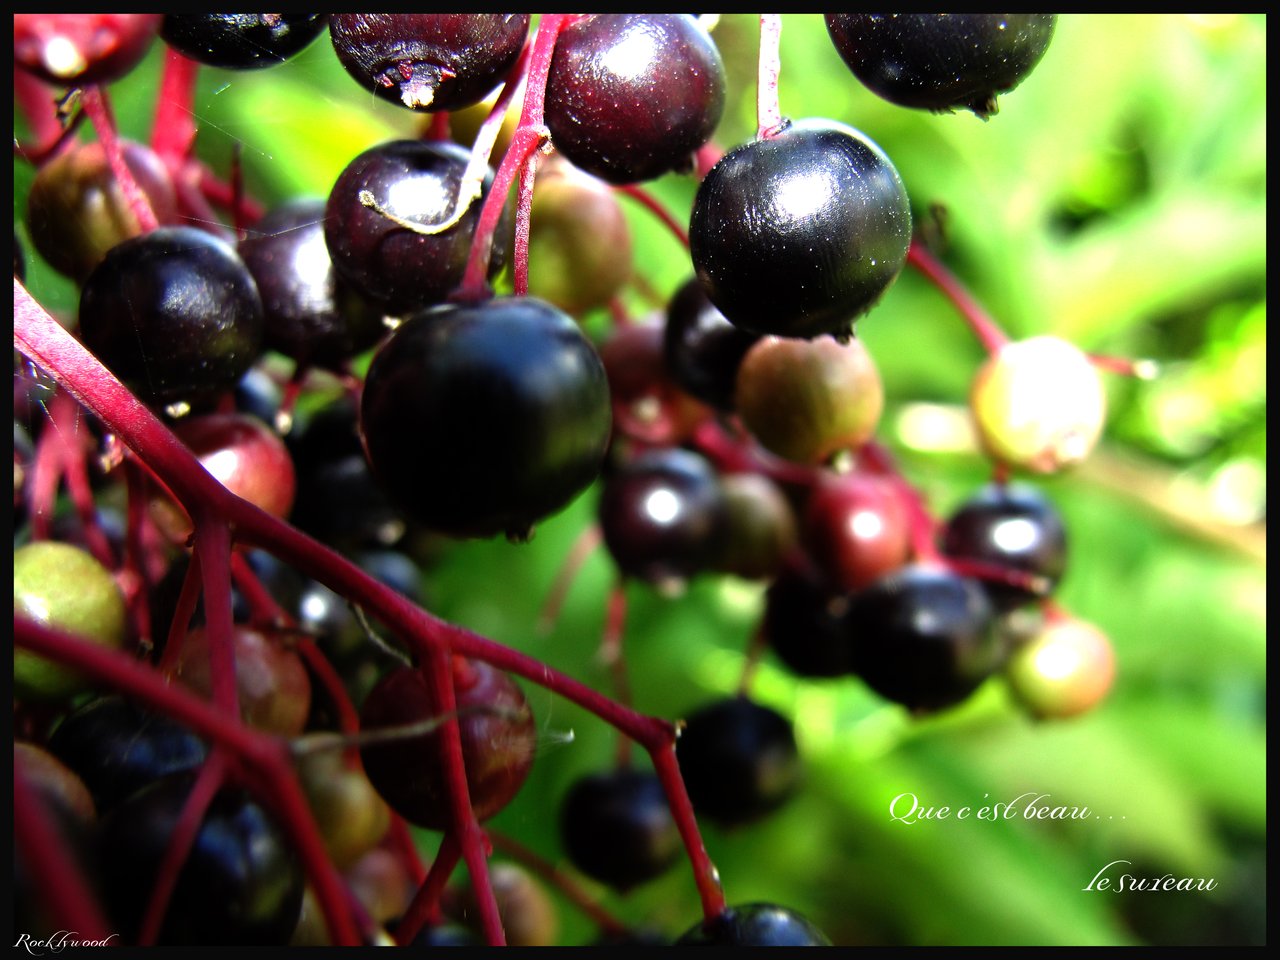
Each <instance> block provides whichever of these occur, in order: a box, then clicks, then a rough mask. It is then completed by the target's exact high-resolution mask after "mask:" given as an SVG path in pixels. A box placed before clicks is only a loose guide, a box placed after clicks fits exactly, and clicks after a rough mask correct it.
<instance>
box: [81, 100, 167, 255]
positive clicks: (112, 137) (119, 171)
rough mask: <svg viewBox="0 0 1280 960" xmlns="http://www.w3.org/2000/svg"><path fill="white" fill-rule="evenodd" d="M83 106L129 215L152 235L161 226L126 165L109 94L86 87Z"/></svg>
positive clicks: (146, 197)
mask: <svg viewBox="0 0 1280 960" xmlns="http://www.w3.org/2000/svg"><path fill="white" fill-rule="evenodd" d="M80 103H81V105H82V106H83V108H84V112H85V113H86V114H88V116H89V121H90V122H91V123H92V124H93V129H94V132H95V133H97V135H98V141H99V142H100V143H101V144H102V150H103V153H105V154H106V156H107V163H109V164H110V165H111V174H112V176H114V177H115V178H116V183H118V184H120V189H121V191H122V192H123V193H124V196H125V199H126V200H127V201H128V202H129V212H130V213H132V214H133V218H134V220H136V221H137V222H138V229H139V230H140V231H141V232H142V233H150V232H151V231H152V230H154V229H155V228H156V227H157V226H159V221H158V220H156V214H155V211H154V210H152V209H151V200H150V198H149V197H148V196H147V195H146V193H145V192H144V191H143V189H142V188H141V187H140V186H138V181H137V180H136V179H135V178H134V176H133V171H132V170H130V169H129V165H128V164H127V163H125V162H124V147H123V145H122V144H121V142H120V137H119V135H118V134H117V133H116V123H115V119H114V118H113V117H112V116H111V109H110V107H109V105H108V104H107V96H106V94H105V93H103V92H102V88H101V87H98V86H89V87H85V88H84V93H83V95H82V96H81V98H80Z"/></svg>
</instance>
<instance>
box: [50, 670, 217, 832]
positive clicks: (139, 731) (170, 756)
mask: <svg viewBox="0 0 1280 960" xmlns="http://www.w3.org/2000/svg"><path fill="white" fill-rule="evenodd" d="M49 752H50V753H52V754H53V755H54V756H56V757H57V758H58V759H59V760H61V761H62V762H63V763H65V764H66V765H67V766H68V767H70V768H71V769H72V770H74V771H75V772H76V773H77V774H79V775H80V779H82V780H83V781H84V783H85V786H87V787H88V788H89V792H90V793H91V794H92V795H93V802H94V804H95V805H96V806H97V808H98V812H99V813H105V812H106V811H108V810H110V809H111V808H112V807H114V806H115V805H116V804H117V803H119V802H120V801H122V800H124V799H125V798H126V797H128V796H129V795H130V794H132V793H134V792H135V791H137V790H139V789H141V788H142V787H144V786H146V785H147V784H148V783H151V782H152V781H153V780H157V779H159V778H160V777H163V776H165V775H167V774H170V773H178V772H180V771H183V770H192V769H194V768H195V767H198V766H199V765H200V764H201V763H202V762H203V761H204V758H205V755H206V754H207V753H208V749H207V748H206V747H205V744H204V741H203V740H201V739H200V738H199V737H197V736H196V735H195V734H194V733H192V732H191V731H190V730H189V729H187V728H186V727H184V726H182V725H181V724H179V723H177V722H175V721H173V720H170V719H169V718H168V717H166V716H164V715H163V714H155V713H149V712H147V711H145V710H142V709H141V708H139V707H137V706H135V705H134V704H133V703H131V702H130V701H128V700H125V699H124V698H123V697H120V696H116V695H111V696H106V697H99V698H98V699H96V700H91V701H89V702H88V703H86V704H85V705H84V706H82V707H80V708H79V709H77V710H75V711H74V712H73V713H71V714H69V715H68V716H67V717H66V719H64V720H63V721H62V723H60V724H59V725H58V728H57V729H56V730H55V731H54V732H53V735H52V736H51V737H50V738H49Z"/></svg>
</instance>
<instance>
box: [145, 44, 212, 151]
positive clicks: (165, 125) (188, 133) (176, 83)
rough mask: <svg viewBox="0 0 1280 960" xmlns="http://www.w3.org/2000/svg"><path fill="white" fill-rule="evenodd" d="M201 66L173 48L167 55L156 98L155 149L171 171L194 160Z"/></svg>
mask: <svg viewBox="0 0 1280 960" xmlns="http://www.w3.org/2000/svg"><path fill="white" fill-rule="evenodd" d="M199 71H200V64H198V63H196V61H194V60H189V59H188V58H186V57H184V56H183V55H182V54H180V53H178V51H177V50H174V49H173V48H172V47H170V48H168V49H167V50H166V51H165V59H164V73H163V74H162V75H161V78H160V93H159V94H158V95H157V97H156V113H155V125H154V126H153V127H152V128H151V149H152V150H154V151H155V152H156V153H157V154H158V155H159V157H160V159H161V160H163V161H164V162H165V164H166V165H167V166H168V167H169V169H170V170H174V171H176V170H177V169H178V168H179V167H180V166H181V165H182V164H183V162H184V161H185V160H186V159H187V158H188V157H189V156H191V152H192V150H193V149H194V148H195V142H196V119H195V118H196V111H195V106H196V77H197V75H198V74H199Z"/></svg>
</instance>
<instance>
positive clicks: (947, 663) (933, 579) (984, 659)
mask: <svg viewBox="0 0 1280 960" xmlns="http://www.w3.org/2000/svg"><path fill="white" fill-rule="evenodd" d="M993 618H994V613H993V610H992V607H991V602H990V601H989V600H988V599H987V595H986V592H985V591H984V590H983V589H982V587H981V586H980V585H979V584H978V582H977V581H975V580H970V579H967V578H965V577H961V576H958V575H956V574H954V573H951V572H950V571H948V570H945V569H942V568H938V567H932V566H924V565H920V564H916V565H912V566H908V567H903V568H902V569H901V570H898V571H897V572H895V573H891V574H890V575H889V576H887V577H882V578H881V579H880V580H877V581H876V582H875V583H874V584H872V585H871V586H870V587H868V588H867V589H866V590H863V591H862V592H860V593H858V594H857V595H856V596H855V597H854V600H853V604H852V605H851V607H850V609H849V615H848V618H847V621H846V622H847V623H848V625H849V630H850V632H851V636H852V641H853V644H854V662H855V668H856V670H857V672H858V675H859V676H861V677H862V679H863V680H865V681H866V683H867V685H868V686H869V687H871V689H873V690H874V691H876V693H878V694H880V695H881V696H882V697H885V698H886V699H889V700H893V701H895V702H896V703H900V704H903V705H904V706H906V707H908V708H910V709H911V710H913V711H916V712H926V711H932V710H940V709H942V708H944V707H949V706H952V705H953V704H956V703H959V702H960V701H962V700H964V699H965V698H967V697H968V696H969V695H970V694H971V693H973V692H974V691H975V690H977V688H978V687H979V686H980V685H981V684H982V682H983V681H984V680H986V679H987V677H989V676H990V675H991V674H992V673H994V672H995V671H996V670H997V669H999V667H1000V666H1001V664H1002V661H1003V659H1004V648H1003V645H1002V644H1001V642H1000V640H999V638H998V637H997V635H996V633H995V631H994V630H993V629H992V627H993Z"/></svg>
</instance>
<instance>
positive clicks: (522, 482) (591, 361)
mask: <svg viewBox="0 0 1280 960" xmlns="http://www.w3.org/2000/svg"><path fill="white" fill-rule="evenodd" d="M609 426H610V412H609V390H608V384H607V382H606V379H605V372H604V366H603V364H601V362H600V358H599V356H598V355H597V354H596V352H595V349H594V348H593V347H592V346H591V344H590V342H589V341H588V340H587V339H586V338H585V337H584V336H583V335H582V332H581V330H579V328H578V326H577V324H575V323H574V322H573V320H572V319H570V318H569V317H568V316H567V315H566V314H564V313H561V312H560V311H559V310H557V309H555V308H554V307H552V306H550V305H549V304H546V303H543V302H542V301H539V300H534V299H531V298H528V297H499V298H496V299H493V300H488V301H484V302H482V303H477V304H449V305H446V306H442V307H438V308H436V309H434V310H428V311H426V312H424V313H420V314H417V315H415V316H414V317H412V318H411V319H410V320H408V321H406V322H405V323H404V324H403V325H402V326H400V327H399V328H398V329H397V330H396V331H395V333H394V334H393V335H392V336H391V337H390V338H389V339H388V340H387V341H386V342H385V343H384V344H383V346H382V348H381V349H380V350H379V352H378V354H377V355H376V356H375V357H374V360H373V364H372V365H371V366H370V368H369V375H368V377H367V378H366V380H365V386H364V395H363V400H362V403H361V411H360V431H361V436H362V437H363V439H364V446H365V452H366V454H367V456H368V458H369V463H370V465H371V466H372V467H373V472H374V475H375V476H376V477H377V478H378V480H379V482H380V483H381V484H382V486H383V487H384V489H385V490H386V491H387V492H388V493H389V494H390V496H391V498H392V500H394V501H395V502H397V503H398V504H399V505H400V506H401V507H402V508H403V509H404V511H405V512H406V513H408V514H409V515H410V516H412V517H415V518H417V519H418V520H419V521H421V522H422V523H423V524H424V525H426V526H427V527H428V528H430V529H432V530H436V531H438V532H440V533H447V534H449V535H451V536H455V537H490V536H493V535H494V534H497V533H506V534H508V535H509V536H513V537H523V536H527V535H528V533H529V532H530V530H531V528H532V526H533V524H535V523H536V522H538V521H539V520H542V519H543V518H545V517H548V516H550V515H551V514H553V513H556V512H558V511H559V510H560V509H562V508H563V507H564V506H566V505H567V504H568V503H569V502H570V501H571V500H572V499H573V498H574V497H576V496H577V495H578V494H579V493H581V492H582V491H583V490H584V489H585V488H586V487H587V486H588V485H589V484H590V483H591V482H592V481H593V480H594V479H595V478H596V476H597V474H598V473H599V472H600V465H601V463H602V461H603V459H604V453H605V448H606V445H607V444H608V440H609Z"/></svg>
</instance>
